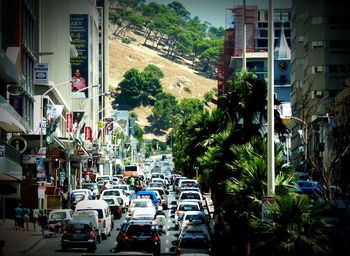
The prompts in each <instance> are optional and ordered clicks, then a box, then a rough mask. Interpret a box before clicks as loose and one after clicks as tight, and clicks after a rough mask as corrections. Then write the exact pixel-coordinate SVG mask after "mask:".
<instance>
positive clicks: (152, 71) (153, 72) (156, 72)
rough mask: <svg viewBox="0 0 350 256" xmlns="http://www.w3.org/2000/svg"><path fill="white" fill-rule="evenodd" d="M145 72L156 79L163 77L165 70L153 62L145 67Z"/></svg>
mask: <svg viewBox="0 0 350 256" xmlns="http://www.w3.org/2000/svg"><path fill="white" fill-rule="evenodd" d="M143 73H144V74H145V75H146V76H152V77H154V78H156V79H162V78H163V77H164V73H163V71H162V70H161V69H160V68H158V67H157V66H156V65H153V64H149V65H147V67H145V69H144V70H143Z"/></svg>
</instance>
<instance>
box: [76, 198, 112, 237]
mask: <svg viewBox="0 0 350 256" xmlns="http://www.w3.org/2000/svg"><path fill="white" fill-rule="evenodd" d="M83 210H96V211H97V212H98V224H99V230H100V231H101V234H102V237H103V238H104V239H107V236H110V235H111V230H112V216H111V213H110V210H109V206H108V204H107V202H106V201H104V200H87V201H81V202H78V203H77V206H76V208H75V211H76V212H77V211H83Z"/></svg>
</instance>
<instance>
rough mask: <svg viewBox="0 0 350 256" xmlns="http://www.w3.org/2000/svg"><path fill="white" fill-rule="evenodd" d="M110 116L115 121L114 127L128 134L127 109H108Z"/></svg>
mask: <svg viewBox="0 0 350 256" xmlns="http://www.w3.org/2000/svg"><path fill="white" fill-rule="evenodd" d="M110 114H111V117H113V118H114V120H115V122H116V127H115V128H116V129H120V130H123V133H124V134H125V135H126V136H129V111H127V110H112V111H110Z"/></svg>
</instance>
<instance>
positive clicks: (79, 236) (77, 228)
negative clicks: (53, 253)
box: [61, 221, 97, 252]
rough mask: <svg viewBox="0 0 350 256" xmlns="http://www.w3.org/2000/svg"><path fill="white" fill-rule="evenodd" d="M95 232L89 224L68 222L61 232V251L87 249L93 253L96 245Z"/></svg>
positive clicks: (86, 222) (85, 222)
mask: <svg viewBox="0 0 350 256" xmlns="http://www.w3.org/2000/svg"><path fill="white" fill-rule="evenodd" d="M96 234H97V233H96V230H95V228H94V226H93V225H92V223H91V222H88V221H70V222H69V223H68V224H67V226H66V228H65V230H64V231H63V235H62V239H61V246H62V251H66V250H68V249H70V248H87V249H88V250H89V251H92V252H95V250H96V245H97V235H96Z"/></svg>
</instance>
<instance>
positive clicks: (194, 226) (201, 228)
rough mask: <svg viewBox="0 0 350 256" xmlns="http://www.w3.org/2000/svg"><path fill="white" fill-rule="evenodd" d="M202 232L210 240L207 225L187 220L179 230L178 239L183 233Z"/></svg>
mask: <svg viewBox="0 0 350 256" xmlns="http://www.w3.org/2000/svg"><path fill="white" fill-rule="evenodd" d="M193 233H195V234H202V235H205V236H206V237H207V238H208V239H209V240H210V233H209V230H208V226H207V225H204V224H201V223H199V222H188V223H187V225H186V226H184V228H183V229H182V230H181V232H180V234H179V237H178V240H180V239H181V238H182V237H183V235H185V234H193Z"/></svg>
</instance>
